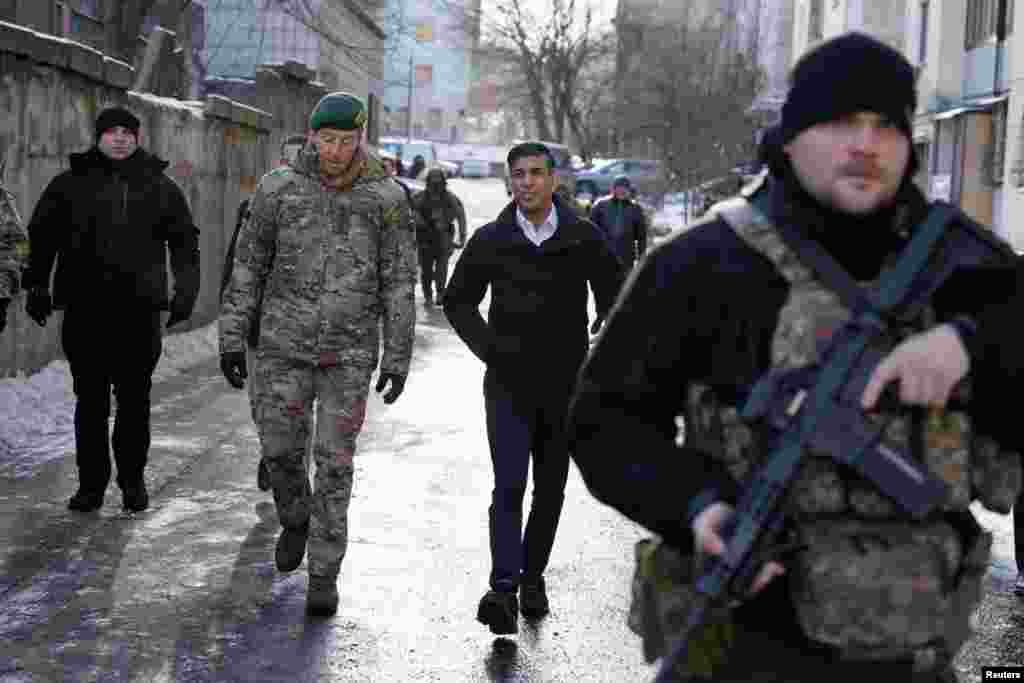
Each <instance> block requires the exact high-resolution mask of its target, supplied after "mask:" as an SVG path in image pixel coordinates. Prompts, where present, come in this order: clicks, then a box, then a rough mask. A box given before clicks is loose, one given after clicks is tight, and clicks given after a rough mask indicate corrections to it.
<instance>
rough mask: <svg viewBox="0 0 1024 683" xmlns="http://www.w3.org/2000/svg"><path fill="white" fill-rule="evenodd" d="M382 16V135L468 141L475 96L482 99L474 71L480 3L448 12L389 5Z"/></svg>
mask: <svg viewBox="0 0 1024 683" xmlns="http://www.w3.org/2000/svg"><path fill="white" fill-rule="evenodd" d="M378 16H380V17H385V18H384V19H382V20H381V21H382V23H383V24H384V26H385V30H386V31H387V32H388V36H389V39H388V49H387V59H386V60H385V63H384V87H383V104H384V111H385V114H384V115H383V116H382V122H383V127H382V129H381V134H382V135H391V136H400V137H412V138H419V139H425V140H433V141H435V142H448V143H457V142H462V141H464V140H465V128H466V123H465V119H466V115H467V110H468V108H469V107H470V103H471V99H470V98H471V94H472V95H473V97H474V98H475V99H476V100H477V101H482V98H483V97H484V95H483V94H482V91H481V88H482V87H485V86H483V84H482V83H481V82H480V81H479V80H478V78H476V77H475V76H477V77H478V76H479V74H477V73H476V71H475V66H474V64H475V61H474V60H475V57H474V55H475V53H476V50H477V47H478V45H479V40H480V31H479V22H480V0H464V1H463V2H462V3H454V4H453V7H452V11H450V12H438V10H437V7H436V3H434V2H432V0H387V1H386V2H384V3H383V6H382V7H381V9H380V10H379V15H378ZM474 86H476V89H474Z"/></svg>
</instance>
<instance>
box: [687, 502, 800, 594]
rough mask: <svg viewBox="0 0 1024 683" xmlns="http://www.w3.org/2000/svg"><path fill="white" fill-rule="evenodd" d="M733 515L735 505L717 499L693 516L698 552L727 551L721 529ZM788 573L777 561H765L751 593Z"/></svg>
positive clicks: (692, 527)
mask: <svg viewBox="0 0 1024 683" xmlns="http://www.w3.org/2000/svg"><path fill="white" fill-rule="evenodd" d="M732 516H733V507H732V506H731V505H729V504H728V503H723V502H721V501H717V502H714V503H712V504H711V505H708V506H707V507H706V508H704V509H703V510H701V512H700V513H699V514H698V515H697V516H696V517H694V518H693V523H692V524H691V525H690V526H691V529H692V530H693V542H694V546H695V550H696V551H697V552H698V553H706V554H708V555H721V554H722V553H724V552H725V540H724V539H723V538H722V536H721V529H722V527H723V526H725V525H726V524H727V523H728V522H729V520H730V519H732ZM785 573H786V568H785V567H784V566H783V565H782V564H781V563H780V562H775V561H769V562H765V563H764V566H762V567H761V571H759V572H758V573H757V578H755V579H754V583H753V584H751V586H750V594H751V595H753V594H755V593H758V592H759V591H760V590H761V589H762V588H764V587H765V586H767V585H768V584H769V583H770V582H771V580H772V579H774V578H775V577H776V576H781V575H782V574H785Z"/></svg>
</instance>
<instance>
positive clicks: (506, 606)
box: [476, 590, 519, 636]
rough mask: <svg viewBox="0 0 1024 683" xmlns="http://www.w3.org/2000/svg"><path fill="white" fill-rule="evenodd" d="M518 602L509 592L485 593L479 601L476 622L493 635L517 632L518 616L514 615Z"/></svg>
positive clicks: (492, 591)
mask: <svg viewBox="0 0 1024 683" xmlns="http://www.w3.org/2000/svg"><path fill="white" fill-rule="evenodd" d="M518 607H519V600H518V599H517V598H516V594H515V593H514V592H511V591H495V590H491V591H487V592H486V593H485V594H484V597H483V598H481V599H480V606H479V607H477V610H476V620H477V621H479V622H480V623H481V624H483V625H484V626H488V627H490V629H491V633H493V634H495V635H499V636H501V635H507V634H509V633H517V632H518V631H519V623H518V622H519V615H518V614H517V613H516V612H517V611H518Z"/></svg>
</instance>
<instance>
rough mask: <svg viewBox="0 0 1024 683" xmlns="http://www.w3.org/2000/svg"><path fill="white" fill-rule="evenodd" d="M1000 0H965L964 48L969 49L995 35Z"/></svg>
mask: <svg viewBox="0 0 1024 683" xmlns="http://www.w3.org/2000/svg"><path fill="white" fill-rule="evenodd" d="M1001 4H1002V0H967V26H966V30H965V31H964V49H965V50H971V49H974V48H976V47H978V46H979V45H981V44H983V43H984V42H986V41H987V40H988V39H989V38H993V37H995V36H996V29H997V27H998V23H999V10H1000V5H1001Z"/></svg>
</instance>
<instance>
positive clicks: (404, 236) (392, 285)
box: [378, 188, 416, 376]
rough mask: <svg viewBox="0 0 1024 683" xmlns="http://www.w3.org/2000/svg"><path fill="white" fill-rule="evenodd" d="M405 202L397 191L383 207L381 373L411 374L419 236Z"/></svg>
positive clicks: (381, 242) (380, 267)
mask: <svg viewBox="0 0 1024 683" xmlns="http://www.w3.org/2000/svg"><path fill="white" fill-rule="evenodd" d="M402 204H403V198H402V197H401V196H400V195H399V191H398V190H397V188H396V191H395V193H394V194H393V195H387V198H386V200H385V201H384V204H383V206H382V207H381V214H380V222H381V225H380V227H381V239H380V255H379V258H380V261H379V266H378V267H379V270H380V303H381V308H382V310H383V316H384V320H383V344H384V350H383V356H382V358H381V362H380V371H381V372H391V373H395V374H399V375H402V376H405V375H408V374H409V363H410V361H411V360H412V343H413V333H414V331H415V325H416V308H415V305H414V303H413V285H414V283H415V281H416V236H415V232H414V231H413V230H410V229H409V228H410V226H409V223H408V221H406V220H405V212H404V210H403V208H402Z"/></svg>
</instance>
